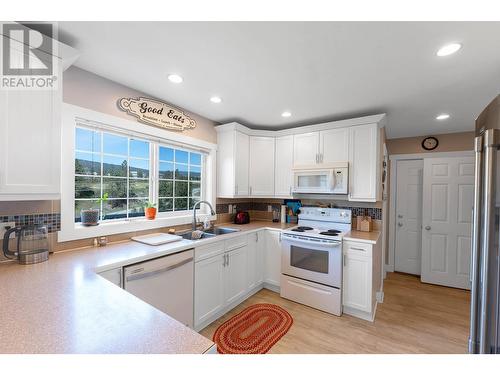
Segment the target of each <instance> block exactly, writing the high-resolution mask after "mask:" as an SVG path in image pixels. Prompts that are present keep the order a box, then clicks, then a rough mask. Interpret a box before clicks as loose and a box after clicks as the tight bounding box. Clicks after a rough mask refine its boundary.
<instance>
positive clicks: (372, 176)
mask: <svg viewBox="0 0 500 375" xmlns="http://www.w3.org/2000/svg"><path fill="white" fill-rule="evenodd" d="M349 138H350V144H349V192H350V193H349V200H351V201H361V202H376V201H377V200H381V197H380V192H381V188H380V186H379V185H380V170H381V166H380V159H381V158H380V145H379V128H378V126H377V124H368V125H359V126H353V127H351V128H350V137H349Z"/></svg>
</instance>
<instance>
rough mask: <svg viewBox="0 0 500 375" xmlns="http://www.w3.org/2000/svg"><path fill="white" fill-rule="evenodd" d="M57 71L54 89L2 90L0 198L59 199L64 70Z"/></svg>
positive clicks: (0, 105) (0, 97)
mask: <svg viewBox="0 0 500 375" xmlns="http://www.w3.org/2000/svg"><path fill="white" fill-rule="evenodd" d="M46 58H47V59H51V58H52V56H46ZM42 60H43V59H42ZM59 65H60V64H59ZM56 74H57V78H58V80H57V81H56V82H57V86H58V87H57V88H56V89H53V90H35V89H24V90H23V89H18V90H14V89H13V90H9V91H7V90H2V91H0V200H37V199H58V198H59V194H60V183H59V181H60V164H61V163H60V160H61V104H62V87H61V86H62V70H60V71H59V73H57V72H56Z"/></svg>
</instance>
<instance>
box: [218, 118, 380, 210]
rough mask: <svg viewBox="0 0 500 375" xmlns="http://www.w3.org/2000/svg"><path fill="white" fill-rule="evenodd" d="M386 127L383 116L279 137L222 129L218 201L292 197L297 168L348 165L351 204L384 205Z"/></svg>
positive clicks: (232, 127)
mask: <svg viewBox="0 0 500 375" xmlns="http://www.w3.org/2000/svg"><path fill="white" fill-rule="evenodd" d="M384 122H385V115H383V114H382V115H374V116H367V117H363V118H357V119H350V120H343V121H337V122H332V123H325V124H318V125H311V126H305V127H302V128H294V129H289V130H279V131H275V132H273V131H268V130H262V131H260V130H253V129H249V128H247V127H245V126H242V125H240V124H237V123H231V124H226V125H221V126H218V127H217V128H216V130H217V140H218V157H217V162H218V169H217V178H218V187H217V192H218V194H217V196H218V197H221V198H237V197H267V198H270V197H276V198H289V197H291V196H292V187H293V169H294V168H297V167H306V168H307V167H308V166H314V167H315V168H317V169H321V168H331V164H332V163H339V162H343V163H345V162H348V163H349V187H348V190H349V196H348V198H349V200H351V201H359V202H376V201H380V200H382V196H381V192H382V189H381V153H380V150H381V144H380V139H381V137H380V128H381V127H383V126H384ZM329 164H330V166H329ZM344 198H345V197H344Z"/></svg>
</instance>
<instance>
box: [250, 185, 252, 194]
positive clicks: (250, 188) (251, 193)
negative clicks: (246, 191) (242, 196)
mask: <svg viewBox="0 0 500 375" xmlns="http://www.w3.org/2000/svg"><path fill="white" fill-rule="evenodd" d="M250 195H252V187H251V186H250Z"/></svg>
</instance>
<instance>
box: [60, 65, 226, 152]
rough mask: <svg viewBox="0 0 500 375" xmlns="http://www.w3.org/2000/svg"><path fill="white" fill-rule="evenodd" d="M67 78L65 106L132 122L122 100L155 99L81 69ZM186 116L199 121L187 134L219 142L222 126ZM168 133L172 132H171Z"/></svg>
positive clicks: (185, 133) (67, 75)
mask: <svg viewBox="0 0 500 375" xmlns="http://www.w3.org/2000/svg"><path fill="white" fill-rule="evenodd" d="M63 78H64V81H63V101H64V102H65V103H69V104H74V105H77V106H80V107H84V108H88V109H92V110H94V111H97V112H102V113H106V114H109V115H113V116H117V117H122V118H125V119H127V120H131V121H136V119H135V118H134V117H133V116H130V115H127V114H126V113H125V112H123V111H122V110H120V109H119V108H118V105H117V101H118V99H120V98H123V97H127V98H130V97H138V96H145V97H151V95H148V94H144V93H142V92H140V91H136V90H134V89H131V88H129V87H127V86H123V85H121V84H119V83H117V82H114V81H111V80H109V79H106V78H104V77H101V76H98V75H96V74H94V73H91V72H88V71H86V70H83V69H80V68H77V67H71V68H69V69H68V70H66V71H65V72H64V77H63ZM186 113H187V114H189V116H190V117H192V118H194V119H195V120H196V128H194V129H188V130H186V131H184V132H183V133H182V134H183V135H187V136H189V137H193V138H197V139H202V140H204V141H208V142H212V143H217V133H216V131H215V125H218V123H216V122H214V121H211V120H208V119H206V118H204V117H201V116H199V115H197V114H195V113H191V112H186ZM165 131H166V132H170V131H171V130H165Z"/></svg>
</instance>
